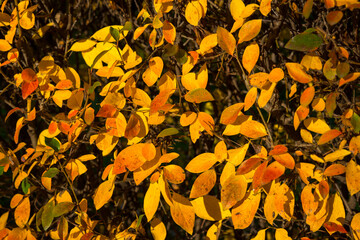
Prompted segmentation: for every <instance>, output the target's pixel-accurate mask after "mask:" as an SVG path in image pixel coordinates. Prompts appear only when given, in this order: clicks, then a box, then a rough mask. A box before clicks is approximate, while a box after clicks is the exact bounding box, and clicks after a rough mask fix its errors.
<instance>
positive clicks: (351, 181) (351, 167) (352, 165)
mask: <svg viewBox="0 0 360 240" xmlns="http://www.w3.org/2000/svg"><path fill="white" fill-rule="evenodd" d="M359 177H360V166H359V165H357V164H356V162H355V161H353V160H351V161H350V162H349V163H348V164H347V166H346V185H347V188H348V190H349V192H350V195H354V194H356V193H357V192H359V191H360V184H359V181H358V179H359Z"/></svg>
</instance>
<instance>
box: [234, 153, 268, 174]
mask: <svg viewBox="0 0 360 240" xmlns="http://www.w3.org/2000/svg"><path fill="white" fill-rule="evenodd" d="M262 160H263V159H262V158H257V157H252V158H249V159H246V160H245V161H244V162H242V163H241V165H240V166H239V167H238V169H237V170H236V174H238V175H243V174H246V173H248V172H250V171H252V170H254V169H255V168H256V167H258V166H259V165H260V163H261V161H262Z"/></svg>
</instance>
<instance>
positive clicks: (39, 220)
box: [35, 207, 44, 232]
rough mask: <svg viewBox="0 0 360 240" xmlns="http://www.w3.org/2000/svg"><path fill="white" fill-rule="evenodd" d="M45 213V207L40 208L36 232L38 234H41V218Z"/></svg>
mask: <svg viewBox="0 0 360 240" xmlns="http://www.w3.org/2000/svg"><path fill="white" fill-rule="evenodd" d="M43 212H44V207H42V208H40V210H39V211H38V212H37V213H36V218H35V219H36V230H37V231H38V232H40V231H41V230H40V228H39V227H40V225H41V216H42V213H43Z"/></svg>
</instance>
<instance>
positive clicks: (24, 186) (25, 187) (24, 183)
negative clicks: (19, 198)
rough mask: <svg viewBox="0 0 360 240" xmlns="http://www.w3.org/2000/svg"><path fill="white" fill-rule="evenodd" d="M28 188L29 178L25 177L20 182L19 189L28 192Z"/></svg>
mask: <svg viewBox="0 0 360 240" xmlns="http://www.w3.org/2000/svg"><path fill="white" fill-rule="evenodd" d="M29 188H30V183H29V180H28V178H25V179H24V180H22V182H21V190H22V191H23V193H24V194H28V193H29Z"/></svg>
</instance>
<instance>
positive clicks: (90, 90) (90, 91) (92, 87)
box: [88, 81, 101, 94]
mask: <svg viewBox="0 0 360 240" xmlns="http://www.w3.org/2000/svg"><path fill="white" fill-rule="evenodd" d="M100 86H101V83H100V82H99V81H96V82H94V85H92V86H91V87H90V88H89V90H88V92H89V94H92V93H93V92H94V91H95V88H97V87H100Z"/></svg>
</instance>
